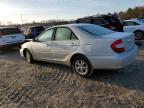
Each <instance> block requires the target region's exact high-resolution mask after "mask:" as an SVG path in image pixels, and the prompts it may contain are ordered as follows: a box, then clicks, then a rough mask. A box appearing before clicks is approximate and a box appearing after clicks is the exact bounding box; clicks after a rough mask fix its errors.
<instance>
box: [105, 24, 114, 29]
mask: <svg viewBox="0 0 144 108" xmlns="http://www.w3.org/2000/svg"><path fill="white" fill-rule="evenodd" d="M107 27H108V28H109V29H111V30H115V29H116V28H115V27H114V26H113V25H110V24H108V25H107Z"/></svg>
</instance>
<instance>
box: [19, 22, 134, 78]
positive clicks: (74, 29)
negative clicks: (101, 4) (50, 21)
mask: <svg viewBox="0 0 144 108" xmlns="http://www.w3.org/2000/svg"><path fill="white" fill-rule="evenodd" d="M136 53H137V46H136V45H135V43H134V36H133V34H131V33H120V32H114V31H112V30H109V29H107V28H104V27H100V26H97V25H93V24H68V25H62V26H56V27H51V28H49V29H47V30H45V31H44V32H43V33H42V34H40V35H39V36H38V37H36V38H35V39H34V40H33V41H31V42H27V43H25V44H23V45H22V46H21V49H20V54H21V56H22V57H25V58H26V60H27V61H28V62H30V63H31V62H33V60H42V61H49V62H54V63H61V64H66V65H68V66H72V68H73V70H74V71H75V72H76V73H78V74H79V75H80V76H82V77H89V76H91V75H92V73H93V72H94V69H114V70H115V69H116V70H117V69H121V68H124V67H126V66H127V65H129V64H131V63H132V62H133V61H134V59H135V57H136Z"/></svg>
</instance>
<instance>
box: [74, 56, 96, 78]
mask: <svg viewBox="0 0 144 108" xmlns="http://www.w3.org/2000/svg"><path fill="white" fill-rule="evenodd" d="M72 68H73V70H74V71H75V72H76V73H77V74H79V75H80V76H82V77H86V78H87V77H90V76H91V75H92V74H93V71H94V70H93V67H92V66H91V64H90V62H89V61H88V59H87V58H86V57H84V56H77V57H75V58H74V59H73V61H72Z"/></svg>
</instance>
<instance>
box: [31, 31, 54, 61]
mask: <svg viewBox="0 0 144 108" xmlns="http://www.w3.org/2000/svg"><path fill="white" fill-rule="evenodd" d="M53 33H54V29H49V30H46V31H45V32H43V33H42V34H41V35H39V36H38V37H37V38H36V39H35V40H34V42H33V44H32V52H33V56H34V57H35V58H36V59H40V60H51V58H52V55H51V39H52V36H53Z"/></svg>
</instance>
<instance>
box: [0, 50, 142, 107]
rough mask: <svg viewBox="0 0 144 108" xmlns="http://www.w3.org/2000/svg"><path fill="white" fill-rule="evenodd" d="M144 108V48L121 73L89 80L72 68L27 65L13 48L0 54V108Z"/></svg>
mask: <svg viewBox="0 0 144 108" xmlns="http://www.w3.org/2000/svg"><path fill="white" fill-rule="evenodd" d="M79 107H80V108H81V107H82V108H144V48H140V52H139V55H138V57H137V59H136V61H135V62H134V63H133V64H132V65H130V66H128V67H127V68H125V69H123V70H121V71H120V72H118V73H116V72H111V71H102V70H101V71H100V70H97V71H95V73H94V75H93V76H92V77H91V78H89V79H84V78H81V77H79V76H78V75H77V74H75V73H74V72H72V70H71V68H69V67H66V66H63V65H57V64H50V63H46V62H36V63H34V64H29V63H27V62H26V61H25V60H23V59H21V58H20V55H19V52H18V51H17V50H16V49H13V50H9V51H6V52H5V53H4V54H1V55H0V108H79Z"/></svg>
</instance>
